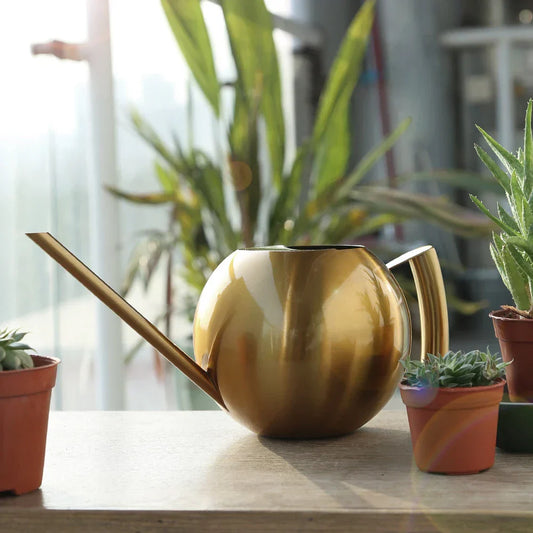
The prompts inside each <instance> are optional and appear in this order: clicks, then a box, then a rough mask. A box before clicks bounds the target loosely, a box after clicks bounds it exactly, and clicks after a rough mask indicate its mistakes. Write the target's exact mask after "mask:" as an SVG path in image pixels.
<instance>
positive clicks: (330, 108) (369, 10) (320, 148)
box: [312, 0, 375, 192]
mask: <svg viewBox="0 0 533 533" xmlns="http://www.w3.org/2000/svg"><path fill="white" fill-rule="evenodd" d="M374 3H375V2H374V0H367V1H366V2H365V3H364V4H363V6H362V7H361V8H360V9H359V11H358V13H357V14H356V16H355V17H354V19H353V21H352V23H351V24H350V27H349V28H348V31H347V32H346V35H345V37H344V39H343V41H342V43H341V46H340V48H339V51H338V53H337V56H336V57H335V60H334V62H333V65H332V67H331V70H330V72H329V76H328V79H327V83H326V86H325V88H324V90H323V91H322V94H321V96H320V100H319V103H318V110H317V116H316V120H315V126H314V129H313V134H312V144H313V147H314V148H315V149H316V154H317V157H316V160H315V162H314V168H313V177H314V182H315V183H316V185H317V188H318V192H322V191H324V190H325V189H326V188H327V187H328V186H329V185H330V183H331V182H332V180H336V179H338V178H340V177H342V176H343V174H344V172H345V170H346V165H347V163H348V158H349V155H350V144H351V143H350V128H349V122H348V120H349V109H350V99H351V97H352V93H353V91H354V89H355V86H356V84H357V81H358V80H359V74H360V72H361V66H362V63H363V59H364V56H365V51H366V47H367V43H368V39H369V36H370V32H371V30H372V24H373V21H374Z"/></svg>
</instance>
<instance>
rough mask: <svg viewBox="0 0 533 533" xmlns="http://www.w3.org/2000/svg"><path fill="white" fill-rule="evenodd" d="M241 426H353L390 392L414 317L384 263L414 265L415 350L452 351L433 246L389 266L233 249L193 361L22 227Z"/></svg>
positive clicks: (216, 281)
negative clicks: (417, 323) (419, 331)
mask: <svg viewBox="0 0 533 533" xmlns="http://www.w3.org/2000/svg"><path fill="white" fill-rule="evenodd" d="M28 235H29V236H30V238H32V239H33V240H34V241H35V242H36V243H37V244H38V245H39V246H41V247H42V248H43V249H44V250H45V251H46V252H47V253H49V254H50V255H51V256H52V257H53V258H54V259H55V260H56V261H57V262H58V263H59V264H61V265H62V266H63V267H64V268H65V269H66V270H68V271H69V272H70V273H71V274H73V275H74V276H75V277H76V278H77V279H78V280H79V281H80V282H81V283H83V284H84V285H85V286H86V287H87V288H88V289H89V290H91V291H92V292H93V293H94V294H95V295H96V296H97V297H99V298H100V299H101V300H102V301H103V302H104V303H105V304H106V305H108V306H109V307H110V308H111V309H113V310H114V311H115V312H116V313H117V314H118V315H119V316H120V317H121V318H122V319H123V320H124V321H125V322H127V323H128V324H129V325H130V326H132V327H133V328H134V329H135V330H136V331H137V332H138V333H139V334H141V335H142V336H143V337H144V338H145V339H146V340H147V341H148V342H150V343H151V344H152V345H153V346H154V347H155V348H156V349H158V350H159V351H160V353H161V354H162V355H164V356H165V357H166V358H167V359H168V360H169V361H170V362H172V363H173V364H174V365H175V366H176V367H178V368H179V369H180V370H182V371H183V372H184V373H185V374H186V375H187V376H188V377H190V378H191V379H192V380H193V381H194V382H195V383H196V384H197V385H198V386H200V387H201V388H202V389H203V390H204V391H205V392H207V393H208V394H210V395H211V396H212V397H213V398H214V399H215V400H216V401H217V402H218V403H219V404H220V405H221V406H222V407H223V408H225V409H226V410H227V411H228V412H229V413H230V414H231V415H232V417H234V418H235V419H236V420H237V421H239V422H240V423H242V424H243V425H245V426H246V427H248V428H249V429H251V430H252V431H254V432H256V433H258V434H259V435H263V436H270V437H284V438H315V437H330V436H337V435H342V434H346V433H350V432H351V431H353V430H355V429H356V428H358V427H360V426H362V425H363V424H364V423H365V422H367V421H368V420H370V419H371V418H372V417H373V416H374V415H375V414H376V413H377V412H378V411H379V410H380V409H381V408H382V407H383V406H384V405H385V404H386V403H387V401H388V400H389V399H390V397H391V396H392V394H393V392H394V390H395V389H396V387H397V385H398V382H399V381H400V379H401V376H402V366H401V364H400V361H401V360H402V359H404V358H406V357H408V356H409V352H410V346H411V320H410V315H409V309H408V305H407V302H406V299H405V295H404V293H403V291H402V290H401V288H400V286H399V285H398V283H397V281H396V280H395V279H394V277H393V275H392V273H391V271H390V269H391V268H393V267H394V266H396V265H398V264H401V263H404V262H409V263H410V265H411V269H412V271H413V275H414V278H415V284H416V286H417V293H418V300H419V307H420V317H421V329H422V339H421V344H422V354H425V353H426V352H431V353H441V354H442V353H444V352H445V351H446V350H447V349H448V322H447V311H446V299H445V292H444V286H443V282H442V275H441V271H440V266H439V263H438V259H437V255H436V253H435V250H434V249H433V248H432V247H431V246H425V247H422V248H418V249H416V250H414V251H412V252H408V253H407V254H404V255H403V256H400V257H399V258H397V259H396V260H394V261H392V262H390V263H388V264H387V265H385V264H384V263H383V262H382V261H381V260H380V259H379V258H377V257H376V256H375V255H374V254H372V252H370V251H369V250H368V249H367V248H365V247H363V246H329V247H321V246H317V247H313V246H311V247H268V248H257V249H247V250H238V251H236V252H234V253H233V254H231V255H230V256H229V257H227V258H226V259H225V260H224V261H223V262H222V263H221V264H220V265H219V266H218V267H217V269H216V270H215V271H214V272H213V274H212V275H211V277H210V278H209V280H208V282H207V284H206V286H205V287H204V289H203V291H202V294H201V296H200V299H199V301H198V305H197V309H196V313H195V319H194V330H193V341H194V355H195V360H196V363H195V362H194V361H193V360H192V359H190V358H189V357H188V356H187V355H186V354H185V353H184V352H182V351H181V349H180V348H178V347H177V346H175V345H174V344H173V343H172V342H171V341H170V340H169V339H167V338H166V337H165V336H164V335H163V334H162V333H161V332H159V331H158V330H157V329H156V328H155V327H154V326H153V325H152V324H151V323H150V322H149V321H147V320H146V319H145V318H144V317H142V315H140V314H139V313H138V312H137V311H135V310H134V309H133V308H132V307H131V306H130V305H129V304H128V303H127V302H126V301H125V300H123V299H122V298H121V297H120V296H119V295H118V294H117V293H116V292H114V291H113V290H112V289H111V288H110V287H109V286H107V285H106V284H105V283H104V282H103V281H102V280H100V278H98V277H97V276H96V275H95V274H94V273H93V272H91V271H90V270H89V269H88V268H87V267H86V266H85V265H83V263H81V262H80V261H79V260H78V259H77V258H76V257H75V256H73V255H72V254H71V253H70V252H68V250H66V248H64V247H63V246H62V245H61V244H60V243H59V242H58V241H56V240H55V239H54V238H53V237H52V236H50V235H49V234H45V233H38V234H35V233H34V234H28Z"/></svg>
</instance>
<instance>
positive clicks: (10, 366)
mask: <svg viewBox="0 0 533 533" xmlns="http://www.w3.org/2000/svg"><path fill="white" fill-rule="evenodd" d="M26 335H27V333H24V332H19V331H18V330H8V329H7V328H6V329H3V330H1V331H0V371H2V370H22V369H23V368H32V367H33V360H32V358H31V356H30V355H29V354H28V353H26V351H25V350H31V348H30V347H29V346H28V345H27V344H24V343H22V342H20V341H21V340H22V339H23V338H24V337H25V336H26Z"/></svg>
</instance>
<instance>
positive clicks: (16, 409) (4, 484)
mask: <svg viewBox="0 0 533 533" xmlns="http://www.w3.org/2000/svg"><path fill="white" fill-rule="evenodd" d="M25 335H26V333H24V332H19V331H15V330H8V329H4V330H0V492H4V491H11V492H14V493H15V494H24V493H26V492H30V491H32V490H35V489H37V488H39V487H40V485H41V481H42V476H43V466H44V454H45V445H46V433H47V429H48V412H49V410H50V396H51V392H52V388H53V387H54V385H55V380H56V372H57V365H58V364H59V359H56V358H54V357H44V356H40V355H30V354H28V353H27V350H31V348H30V347H29V346H28V345H27V344H24V343H22V342H21V341H22V339H23V338H24V336H25Z"/></svg>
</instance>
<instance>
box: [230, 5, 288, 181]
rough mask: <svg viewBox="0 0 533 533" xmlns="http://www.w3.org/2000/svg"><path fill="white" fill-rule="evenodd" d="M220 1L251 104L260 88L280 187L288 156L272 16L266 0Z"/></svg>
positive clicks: (242, 85)
mask: <svg viewBox="0 0 533 533" xmlns="http://www.w3.org/2000/svg"><path fill="white" fill-rule="evenodd" d="M221 5H222V9H223V12H224V18H225V21H226V27H227V29H228V36H229V40H230V45H231V50H232V53H233V58H234V60H235V66H236V67H237V73H238V80H237V85H238V86H240V90H241V91H242V93H241V96H244V98H245V99H246V100H245V101H246V102H247V107H248V108H251V106H252V105H253V99H254V94H255V93H256V92H257V91H258V90H259V94H260V109H261V114H262V116H263V118H264V120H265V126H266V136H267V143H268V148H269V152H270V160H271V165H272V173H273V176H274V183H275V185H276V187H279V186H280V184H281V174H282V171H283V163H284V157H285V122H284V117H283V105H282V100H281V80H280V73H279V66H278V57H277V53H276V47H275V44H274V38H273V26H272V16H271V15H270V13H269V11H268V10H267V9H266V7H265V4H264V2H263V0H246V2H243V1H242V0H222V1H221Z"/></svg>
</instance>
